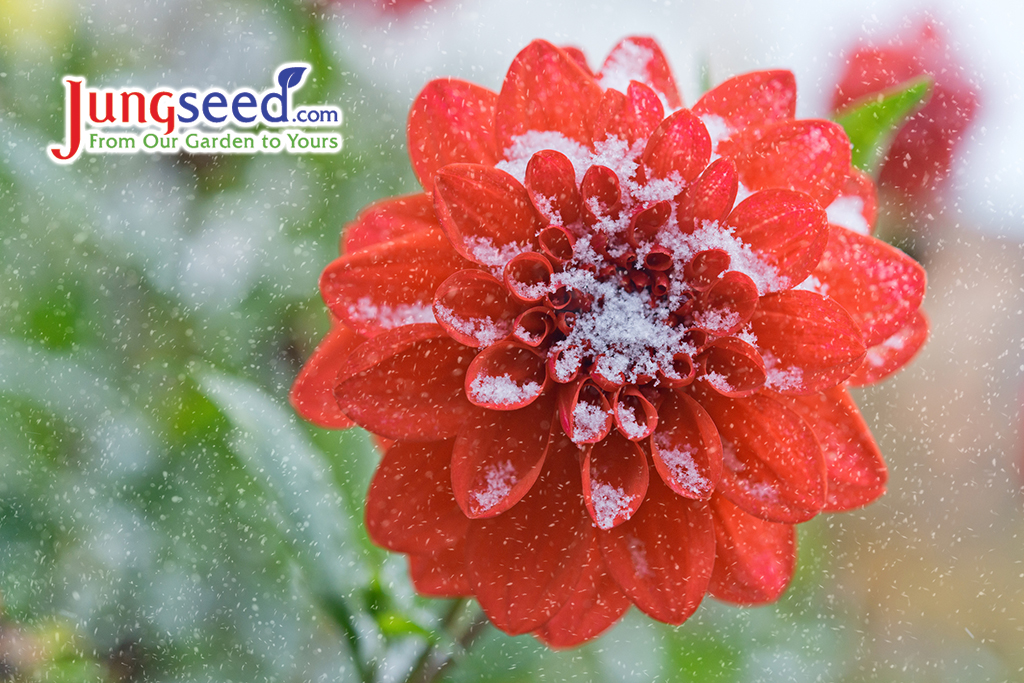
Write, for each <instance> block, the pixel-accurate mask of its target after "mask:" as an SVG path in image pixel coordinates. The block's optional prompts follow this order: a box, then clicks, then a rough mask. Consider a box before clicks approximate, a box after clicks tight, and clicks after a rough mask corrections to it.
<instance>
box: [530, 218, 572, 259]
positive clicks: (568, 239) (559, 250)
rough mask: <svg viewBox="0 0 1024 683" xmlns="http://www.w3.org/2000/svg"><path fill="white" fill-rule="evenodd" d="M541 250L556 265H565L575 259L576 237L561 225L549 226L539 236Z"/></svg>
mask: <svg viewBox="0 0 1024 683" xmlns="http://www.w3.org/2000/svg"><path fill="white" fill-rule="evenodd" d="M537 241H538V242H540V250H541V252H543V253H544V255H545V256H547V257H548V259H549V260H551V261H554V262H555V263H565V262H566V261H569V260H571V259H572V257H573V246H574V245H575V244H576V237H575V236H573V234H572V233H571V232H569V231H568V230H566V229H565V228H563V227H561V226H559V225H549V226H548V227H546V228H544V229H543V230H541V231H540V233H538V235H537Z"/></svg>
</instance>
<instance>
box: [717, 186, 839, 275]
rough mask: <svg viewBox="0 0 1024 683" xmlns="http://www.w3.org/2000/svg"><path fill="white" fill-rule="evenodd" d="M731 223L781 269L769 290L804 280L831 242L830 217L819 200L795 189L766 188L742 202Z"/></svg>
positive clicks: (753, 247)
mask: <svg viewBox="0 0 1024 683" xmlns="http://www.w3.org/2000/svg"><path fill="white" fill-rule="evenodd" d="M726 221H727V223H728V224H729V225H730V226H732V227H733V228H735V231H736V233H735V234H736V236H737V237H738V238H740V239H741V240H743V241H744V242H745V243H746V244H748V245H750V248H751V249H752V250H753V251H754V253H755V254H757V256H758V257H759V258H760V259H761V260H762V261H764V262H765V263H766V264H768V265H769V266H771V267H772V268H774V269H775V270H776V271H777V272H778V278H776V280H777V281H776V282H771V283H769V285H768V291H769V292H774V291H780V290H785V289H788V288H790V287H792V286H793V285H796V284H798V283H800V282H803V281H804V279H806V278H807V276H808V275H810V273H811V271H812V270H813V269H814V266H815V265H816V264H817V263H818V260H819V259H820V258H821V254H822V252H823V251H824V250H825V244H826V243H827V242H828V219H827V217H826V215H825V212H824V211H823V210H822V209H821V207H820V206H819V205H818V203H817V202H815V201H814V200H813V199H811V198H810V197H808V196H807V195H805V194H801V193H799V192H793V191H791V190H764V191H761V192H757V193H755V194H752V195H751V196H749V197H747V198H746V199H744V200H743V201H742V202H740V203H739V204H738V205H737V206H736V208H735V209H733V211H732V213H730V214H729V217H728V218H727V219H726Z"/></svg>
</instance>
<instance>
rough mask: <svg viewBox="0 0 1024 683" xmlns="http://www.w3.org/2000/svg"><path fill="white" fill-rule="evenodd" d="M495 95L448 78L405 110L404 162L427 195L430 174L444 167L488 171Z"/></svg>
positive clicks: (433, 83) (433, 84) (492, 150)
mask: <svg viewBox="0 0 1024 683" xmlns="http://www.w3.org/2000/svg"><path fill="white" fill-rule="evenodd" d="M497 100H498V95H497V94H496V93H493V92H491V91H490V90H488V89H487V88H481V87H480V86H479V85H474V84H473V83H467V82H465V81H460V80H457V79H454V78H443V79H438V80H435V81H431V82H430V83H428V84H427V86H426V87H425V88H423V90H422V92H420V94H419V95H418V96H417V97H416V100H415V101H414V102H413V103H412V108H411V109H410V110H409V125H408V134H409V159H410V160H411V161H412V169H413V171H414V172H415V173H416V178H417V179H418V180H419V181H420V185H422V186H423V189H425V190H426V191H427V192H430V191H431V190H432V189H433V187H434V174H435V173H437V171H438V170H440V169H441V167H443V166H447V165H448V164H457V163H469V164H484V165H487V166H493V165H494V164H495V163H496V162H497V161H498V160H499V157H498V154H497V151H498V150H497V149H496V148H495V141H494V105H495V103H496V102H497Z"/></svg>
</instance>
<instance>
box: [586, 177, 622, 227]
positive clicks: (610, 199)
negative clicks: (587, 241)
mask: <svg viewBox="0 0 1024 683" xmlns="http://www.w3.org/2000/svg"><path fill="white" fill-rule="evenodd" d="M580 195H581V196H582V198H583V215H584V217H585V218H586V220H587V224H588V225H593V224H595V223H597V222H598V221H599V220H600V219H601V218H602V217H603V216H608V217H612V218H614V217H616V216H618V214H619V209H620V208H621V207H622V189H621V187H620V186H619V177H618V176H617V175H615V171H613V170H611V169H610V168H608V167H607V166H591V167H590V168H588V169H587V172H586V173H584V174H583V182H582V183H580Z"/></svg>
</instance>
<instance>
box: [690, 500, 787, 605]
mask: <svg viewBox="0 0 1024 683" xmlns="http://www.w3.org/2000/svg"><path fill="white" fill-rule="evenodd" d="M711 509H712V511H713V512H714V521H715V539H716V546H715V570H714V572H713V573H712V574H711V583H710V584H709V585H708V592H709V593H711V595H713V596H714V597H716V598H718V599H719V600H724V601H725V602H732V603H735V604H738V605H763V604H765V603H769V602H773V601H775V600H776V599H778V597H779V596H780V595H782V594H783V592H785V590H786V587H787V586H789V582H790V581H791V580H792V579H793V571H794V569H795V568H796V527H794V526H793V525H791V524H777V523H775V522H766V521H764V520H763V519H759V518H757V517H753V516H751V515H748V514H747V513H746V512H744V511H743V510H742V509H741V508H739V507H737V506H736V505H734V504H733V503H731V502H729V500H728V499H727V498H725V497H723V496H715V497H714V498H712V499H711Z"/></svg>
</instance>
